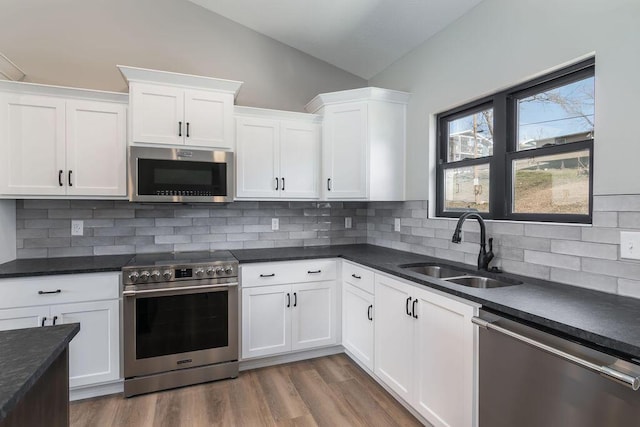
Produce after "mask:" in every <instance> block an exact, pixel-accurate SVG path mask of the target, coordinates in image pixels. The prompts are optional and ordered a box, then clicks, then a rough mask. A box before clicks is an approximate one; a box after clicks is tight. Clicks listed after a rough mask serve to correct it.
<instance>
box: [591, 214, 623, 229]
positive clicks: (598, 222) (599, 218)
mask: <svg viewBox="0 0 640 427" xmlns="http://www.w3.org/2000/svg"><path fill="white" fill-rule="evenodd" d="M592 225H593V226H594V227H617V226H618V212H593V216H592Z"/></svg>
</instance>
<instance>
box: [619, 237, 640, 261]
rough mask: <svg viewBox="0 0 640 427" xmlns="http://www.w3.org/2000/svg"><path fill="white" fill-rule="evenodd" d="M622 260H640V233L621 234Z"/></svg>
mask: <svg viewBox="0 0 640 427" xmlns="http://www.w3.org/2000/svg"><path fill="white" fill-rule="evenodd" d="M620 258H627V259H640V233H638V232H631V231H621V232H620Z"/></svg>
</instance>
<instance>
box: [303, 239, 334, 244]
mask: <svg viewBox="0 0 640 427" xmlns="http://www.w3.org/2000/svg"><path fill="white" fill-rule="evenodd" d="M330 243H331V241H330V240H329V239H304V246H326V245H329V244H330Z"/></svg>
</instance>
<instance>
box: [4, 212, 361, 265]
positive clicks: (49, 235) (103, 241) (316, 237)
mask: <svg viewBox="0 0 640 427" xmlns="http://www.w3.org/2000/svg"><path fill="white" fill-rule="evenodd" d="M365 207H366V203H360V202H348V203H342V202H331V203H328V202H235V203H230V204H228V205H220V206H218V205H210V206H206V207H203V205H166V204H160V205H153V204H137V203H129V202H126V201H103V200H100V201H90V200H18V201H17V203H16V217H17V224H16V225H17V245H18V258H43V257H63V256H81V255H111V254H128V253H136V252H137V253H142V252H167V251H195V250H215V249H242V248H273V247H280V246H314V245H328V244H348V243H366V241H367V217H366V215H365V216H358V215H357V211H359V210H362V209H363V208H365ZM345 217H351V218H352V228H351V229H345V228H344V218H345ZM272 218H279V221H280V227H279V230H277V231H272V230H271V219H272ZM72 219H81V220H83V221H84V235H83V236H71V220H72Z"/></svg>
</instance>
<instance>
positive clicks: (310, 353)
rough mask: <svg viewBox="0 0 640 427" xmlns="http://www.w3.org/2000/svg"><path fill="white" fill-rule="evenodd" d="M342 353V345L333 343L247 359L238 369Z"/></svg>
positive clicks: (244, 369)
mask: <svg viewBox="0 0 640 427" xmlns="http://www.w3.org/2000/svg"><path fill="white" fill-rule="evenodd" d="M339 353H344V347H342V346H341V345H335V346H332V347H323V348H317V349H313V350H305V351H299V352H296V353H287V354H280V355H276V356H268V357H260V358H256V359H248V360H241V361H240V370H241V371H248V370H249V369H256V368H264V367H266V366H274V365H281V364H283V363H290V362H299V361H301V360H307V359H313V358H315V357H322V356H331V355H333V354H339Z"/></svg>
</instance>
